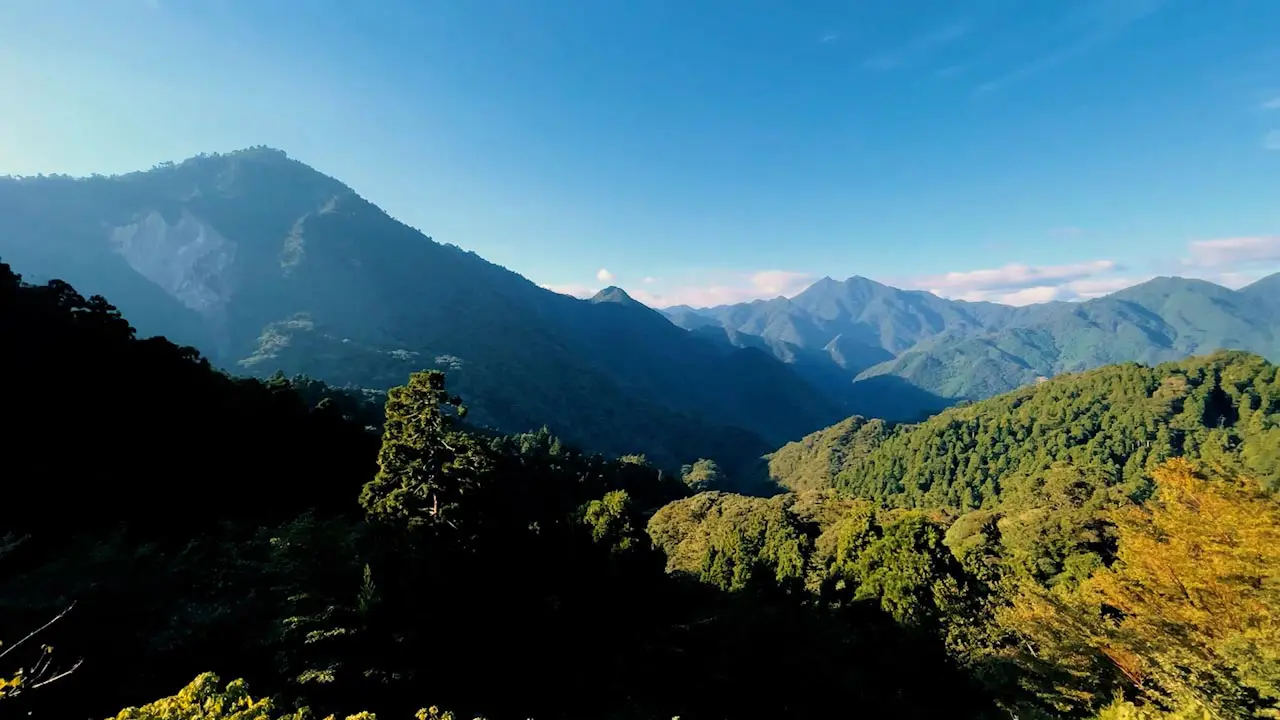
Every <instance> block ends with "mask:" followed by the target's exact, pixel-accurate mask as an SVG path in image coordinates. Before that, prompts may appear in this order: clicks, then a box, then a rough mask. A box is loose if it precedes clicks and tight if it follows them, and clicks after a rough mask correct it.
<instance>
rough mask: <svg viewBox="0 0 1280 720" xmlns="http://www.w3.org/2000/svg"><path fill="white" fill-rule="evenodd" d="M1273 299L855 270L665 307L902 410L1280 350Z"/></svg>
mask: <svg viewBox="0 0 1280 720" xmlns="http://www.w3.org/2000/svg"><path fill="white" fill-rule="evenodd" d="M1275 298H1280V275H1273V276H1271V277H1269V278H1264V279H1262V280H1259V281H1258V282H1256V283H1254V284H1253V285H1250V286H1248V287H1246V288H1243V289H1241V290H1238V291H1237V290H1231V289H1228V288H1225V287H1222V286H1219V285H1215V284H1213V283H1211V282H1206V281H1204V280H1193V279H1187V278H1177V277H1162V278H1155V279H1153V280H1150V281H1148V282H1145V283H1142V284H1140V285H1135V286H1133V287H1130V288H1126V289H1124V290H1121V291H1119V292H1117V293H1114V294H1112V295H1109V296H1105V297H1101V298H1098V299H1095V300H1089V301H1086V302H1079V303H1066V302H1051V303H1044V304H1040V305H1028V306H1023V307H1012V306H1006V305H999V304H996V303H984V302H963V301H957V300H947V299H944V298H941V297H938V296H936V295H933V294H931V293H928V292H925V291H922V290H899V289H897V288H893V287H890V286H888V285H884V284H882V283H878V282H875V281H874V280H869V279H867V278H863V277H857V276H855V277H851V278H849V279H847V280H845V281H838V280H833V279H831V278H823V279H821V280H819V281H817V282H816V283H814V284H813V285H811V286H810V287H808V288H806V289H805V290H804V291H803V292H801V293H800V294H798V295H796V296H795V297H793V298H790V299H785V298H780V299H776V300H765V301H756V302H750V303H741V304H738V305H728V306H722V307H716V308H704V309H694V308H687V307H686V308H673V309H668V310H667V311H665V312H666V314H667V316H668V317H669V318H670V319H671V321H672V322H674V323H676V324H677V325H680V326H681V327H684V328H687V329H689V330H691V331H696V332H698V333H700V334H703V335H710V334H711V333H713V332H714V331H715V329H717V328H718V329H720V330H721V332H722V333H723V335H724V337H725V339H727V341H728V342H730V343H733V344H736V345H739V346H742V347H765V348H768V349H769V351H770V352H772V353H773V354H774V356H775V357H777V358H778V359H780V360H782V361H783V362H786V363H788V364H791V365H792V366H793V367H794V368H795V369H796V371H797V372H798V373H799V374H801V375H802V376H804V377H805V378H806V379H808V380H809V381H810V382H811V383H813V384H815V385H817V386H819V387H822V388H823V389H824V391H825V392H826V393H827V394H828V395H829V396H831V397H834V398H841V399H843V400H845V401H846V402H847V403H848V404H849V405H850V406H852V407H855V408H857V409H858V410H859V411H861V412H864V413H865V414H868V415H873V416H878V417H884V418H888V419H895V420H901V419H913V418H917V417H919V416H921V415H923V414H928V413H929V412H932V411H935V410H937V409H939V408H940V407H942V406H945V405H947V404H949V403H951V402H955V401H957V400H966V399H980V398H985V397H988V396H991V395H995V394H998V393H1001V392H1005V391H1007V390H1012V389H1014V388H1016V387H1019V386H1021V385H1026V384H1028V383H1033V382H1036V381H1037V380H1038V379H1039V378H1044V377H1052V376H1054V375H1057V374H1060V373H1063V372H1074V371H1079V370H1085V369H1089V368H1095V367H1099V366H1102V365H1106V364H1110V363H1120V362H1129V361H1139V362H1145V363H1158V362H1163V361H1168V360H1178V359H1181V358H1184V357H1187V356H1188V355H1192V354H1196V353H1203V352H1207V351H1211V350H1218V349H1240V350H1249V351H1251V352H1255V353H1258V354H1260V355H1263V356H1265V357H1267V358H1270V359H1272V360H1280V300H1276V299H1275ZM868 382H874V383H877V384H879V386H880V387H879V389H877V390H875V391H871V389H870V388H869V387H868V386H867V385H866V384H867V383H868Z"/></svg>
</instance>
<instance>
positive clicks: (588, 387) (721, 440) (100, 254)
mask: <svg viewBox="0 0 1280 720" xmlns="http://www.w3.org/2000/svg"><path fill="white" fill-rule="evenodd" d="M0 227H2V228H3V230H0V258H3V259H4V261H5V262H8V263H9V264H11V265H12V266H13V267H14V269H15V270H16V271H18V272H20V273H24V274H26V275H28V276H31V277H57V278H61V279H64V280H66V281H68V282H70V283H72V284H73V285H74V286H75V287H77V288H79V289H81V290H82V291H84V292H85V293H86V294H90V293H99V294H103V295H105V296H106V297H107V298H108V299H109V300H110V301H111V302H113V303H114V304H116V305H117V306H118V307H120V309H121V310H122V311H123V313H124V314H125V316H126V317H128V318H130V320H131V321H132V322H134V323H135V324H136V325H137V326H138V329H139V331H140V333H141V334H144V335H152V334H157V335H165V336H168V337H170V338H171V339H173V340H174V341H176V342H180V343H185V344H190V345H194V346H196V347H197V348H199V349H200V350H202V351H203V352H204V353H205V354H206V355H207V356H209V357H210V358H211V360H212V361H213V362H214V363H215V364H216V365H218V366H221V367H224V368H227V369H229V370H231V371H233V372H240V373H251V374H256V375H267V374H271V373H273V372H275V371H276V370H283V371H285V372H286V373H288V374H294V373H305V374H308V375H311V376H313V377H317V378H321V379H324V380H325V381H327V382H330V383H333V384H338V385H341V384H354V385H359V386H363V387H372V388H388V387H392V386H395V385H400V384H403V383H404V381H405V380H406V378H407V377H408V375H409V373H410V372H413V371H415V370H420V369H423V368H431V367H437V368H442V369H445V370H447V371H448V376H449V383H450V388H451V389H452V390H453V391H455V392H457V393H458V394H460V395H462V397H463V398H464V400H465V401H466V402H467V403H468V405H469V409H470V411H471V414H470V415H469V418H470V419H471V420H473V421H474V422H476V423H478V424H480V425H487V426H491V427H495V428H498V429H501V430H507V431H523V430H529V429H536V428H537V427H539V426H541V425H542V424H543V423H547V424H549V425H551V426H552V427H551V429H552V430H553V431H555V432H556V433H557V434H559V435H560V436H562V437H564V438H565V439H566V440H568V441H571V442H573V443H575V444H580V445H582V446H584V447H586V448H588V449H590V450H593V451H599V452H606V453H610V454H625V453H635V452H643V453H646V454H647V455H649V457H650V458H651V459H652V460H654V461H656V462H659V463H662V464H663V465H665V466H673V465H674V466H678V465H679V464H680V463H684V462H691V461H693V460H694V459H696V458H698V457H710V458H714V459H717V460H718V461H719V462H721V464H722V465H726V466H730V467H731V466H733V465H734V464H735V463H739V464H741V463H748V464H749V463H751V462H754V461H755V460H756V459H757V458H758V457H759V456H760V455H762V454H763V453H764V452H766V451H767V450H768V449H769V448H770V447H771V446H773V445H776V444H779V443H781V442H784V441H786V440H788V439H792V438H794V437H799V436H801V435H803V434H804V433H806V432H809V431H811V430H813V429H816V428H818V427H821V426H823V425H825V424H827V423H830V422H832V421H834V420H836V419H838V418H839V417H840V416H841V415H843V414H844V411H843V409H842V408H841V407H840V405H839V403H838V402H835V401H834V400H831V399H829V398H828V397H826V396H824V394H823V393H822V392H820V391H819V390H818V389H815V388H814V387H812V386H811V385H810V384H808V383H806V382H804V381H803V380H801V379H800V378H799V377H797V376H796V374H795V373H793V372H792V370H791V368H790V367H788V366H787V365H786V364H784V363H781V362H778V361H777V360H776V359H775V358H774V357H773V356H772V355H771V354H770V353H766V352H761V351H760V350H758V349H755V348H740V347H736V346H732V345H727V344H725V343H717V342H712V341H709V340H707V339H706V338H701V337H698V336H697V335H694V334H690V333H688V332H685V331H684V330H682V329H680V328H678V327H676V326H675V325H673V324H671V323H670V322H669V321H668V320H667V319H666V318H665V317H664V316H663V315H661V314H660V313H658V312H656V311H654V310H652V309H650V308H648V307H646V306H644V305H642V304H640V303H638V302H635V301H634V300H632V299H631V298H630V297H629V296H627V295H626V293H625V292H624V291H622V290H621V289H618V288H611V289H609V290H607V291H604V292H602V293H601V294H600V295H598V296H597V297H596V298H593V299H592V300H590V301H583V300H578V299H575V298H571V297H567V296H564V295H560V294H557V293H553V292H551V291H548V290H545V289H543V288H540V287H538V286H537V285H535V284H534V283H532V282H530V281H529V280H527V279H525V278H523V277H521V276H519V275H517V274H516V273H514V272H511V271H509V270H507V269H505V268H502V267H499V266H497V265H494V264H492V263H490V262H487V261H485V260H484V259H482V258H480V257H479V256H478V255H476V254H474V253H472V252H467V251H464V250H462V249H460V248H458V247H455V246H452V245H444V244H440V243H437V242H434V241H432V240H431V239H430V238H428V237H427V236H425V235H423V234H422V233H420V232H419V231H417V230H415V229H414V228H411V227H409V226H407V225H405V224H403V223H401V222H399V221H397V220H395V219H393V218H391V217H389V216H388V215H387V214H386V213H384V212H383V211H382V210H381V209H379V208H378V207H377V206H375V205H373V204H372V203H370V202H369V201H367V200H365V199H363V198H361V197H360V196H359V195H357V194H356V192H355V191H354V190H352V189H351V188H349V187H347V186H346V185H344V184H343V183H341V182H339V181H337V180H335V179H333V178H330V177H328V176H325V175H323V174H322V173H320V172H317V171H316V170H314V169H312V168H310V167H308V166H306V165H304V164H303V163H301V162H298V161H296V160H293V159H291V158H289V157H288V156H287V155H286V154H285V153H283V152H281V151H278V150H272V149H269V148H254V149H250V150H245V151H239V152H234V153H229V154H223V155H208V156H200V157H196V158H191V159H189V160H186V161H184V162H181V163H176V164H174V163H166V164H163V165H160V166H157V167H155V168H153V169H151V170H149V171H145V172H136V173H130V174H127V175H121V176H114V177H102V176H95V177H91V178H82V179H76V178H70V177H61V176H54V177H36V178H21V179H14V178H7V179H0Z"/></svg>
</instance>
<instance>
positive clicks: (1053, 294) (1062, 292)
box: [904, 260, 1136, 305]
mask: <svg viewBox="0 0 1280 720" xmlns="http://www.w3.org/2000/svg"><path fill="white" fill-rule="evenodd" d="M1119 269H1120V268H1119V266H1118V265H1117V264H1116V263H1115V261H1113V260H1094V261H1090V262H1081V263H1072V264H1068V265H1023V264H1020V263H1010V264H1008V265H1003V266H1001V267H998V268H988V269H982V270H969V271H963V272H950V273H945V274H942V275H933V276H926V277H921V278H914V279H908V280H907V281H906V282H905V283H904V284H906V285H907V286H909V287H911V288H915V289H919V290H928V291H929V292H931V293H933V294H935V295H939V296H942V297H949V298H954V299H957V300H969V301H975V302H977V301H986V302H1000V303H1005V304H1008V305H1028V304H1031V303H1038V302H1048V301H1050V300H1082V299H1088V298H1091V297H1097V296H1099V295H1105V294H1107V293H1108V292H1114V291H1115V290H1118V289H1120V288H1123V287H1127V286H1128V285H1132V284H1133V283H1134V282H1136V280H1135V279H1133V278H1128V277H1119V276H1116V275H1115V273H1116V271H1117V270H1119Z"/></svg>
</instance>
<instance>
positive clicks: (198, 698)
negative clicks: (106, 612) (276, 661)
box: [109, 673, 482, 720]
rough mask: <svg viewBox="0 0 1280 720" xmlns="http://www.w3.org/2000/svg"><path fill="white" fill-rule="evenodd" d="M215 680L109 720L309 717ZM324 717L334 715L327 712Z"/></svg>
mask: <svg viewBox="0 0 1280 720" xmlns="http://www.w3.org/2000/svg"><path fill="white" fill-rule="evenodd" d="M219 682H220V681H219V679H218V676H217V675H214V674H213V673H204V674H203V675H200V676H199V677H197V678H196V679H195V680H192V681H191V683H190V684H189V685H187V686H186V687H184V688H182V689H181V690H179V691H178V693H177V694H176V695H173V696H171V697H167V698H163V699H160V700H156V701H155V702H152V703H148V704H146V705H143V706H142V707H136V708H127V709H125V710H121V711H120V713H119V714H118V715H116V716H115V717H114V718H110V719H109V720H308V718H310V717H311V714H310V711H308V710H307V709H305V708H304V709H301V710H295V711H294V712H283V713H280V712H279V711H277V709H276V707H275V706H274V704H273V703H272V702H271V700H269V699H266V698H257V699H255V698H253V697H252V696H251V695H249V686H248V685H247V684H246V683H245V681H244V680H232V681H231V682H229V683H227V685H226V687H224V688H219ZM416 717H417V720H455V717H454V714H453V713H451V712H448V711H442V710H440V709H439V708H437V707H430V708H427V709H425V710H419V711H418V712H417V716H416ZM326 720H335V718H334V716H332V715H330V716H329V717H328V718H326ZM346 720H377V716H375V715H374V714H373V713H368V712H362V713H357V714H355V715H348V716H347V719H346ZM476 720H482V719H481V718H476Z"/></svg>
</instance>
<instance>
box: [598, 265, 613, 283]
mask: <svg viewBox="0 0 1280 720" xmlns="http://www.w3.org/2000/svg"><path fill="white" fill-rule="evenodd" d="M596 279H597V280H599V281H600V282H609V281H610V280H613V273H611V272H609V271H608V270H606V269H605V268H600V269H599V270H597V271H596Z"/></svg>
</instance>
